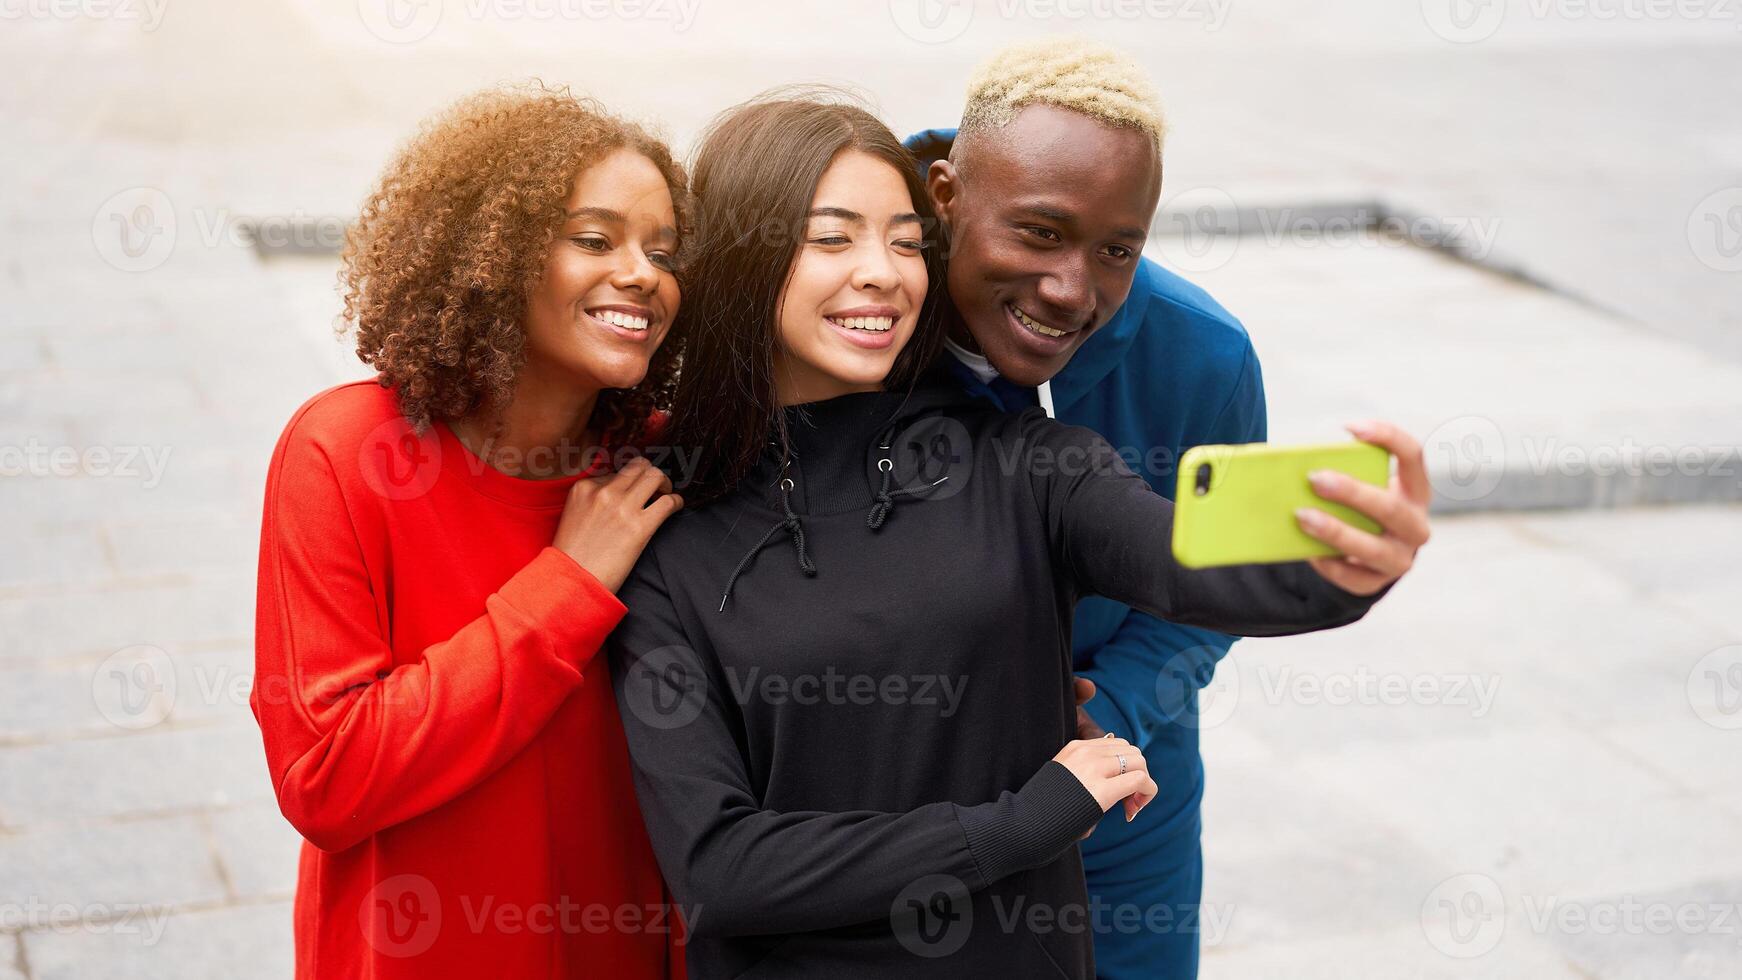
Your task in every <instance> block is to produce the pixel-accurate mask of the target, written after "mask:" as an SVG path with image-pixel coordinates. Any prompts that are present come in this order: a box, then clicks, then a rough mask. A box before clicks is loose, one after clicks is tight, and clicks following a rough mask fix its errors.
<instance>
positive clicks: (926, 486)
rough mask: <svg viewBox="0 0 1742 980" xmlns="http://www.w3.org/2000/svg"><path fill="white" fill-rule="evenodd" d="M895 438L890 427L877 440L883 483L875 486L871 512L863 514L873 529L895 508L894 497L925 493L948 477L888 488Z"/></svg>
mask: <svg viewBox="0 0 1742 980" xmlns="http://www.w3.org/2000/svg"><path fill="white" fill-rule="evenodd" d="M894 438H895V429H894V428H890V429H888V430H886V431H885V432H884V433H883V438H882V439H879V440H878V441H877V448H878V449H880V450H882V451H883V455H882V457H881V458H879V459H878V460H877V469H878V470H879V471H880V472H882V474H883V485H882V486H880V487H878V488H877V493H876V495H875V496H874V497H873V498H872V499H873V500H875V501H876V502H875V503H873V504H872V505H871V513H869V514H866V515H865V526H866V527H868V528H870V529H871V530H873V531H876V530H878V529H880V528H882V527H883V522H884V521H886V520H888V519H889V512H890V511H891V510H893V509H895V498H896V497H903V496H906V495H908V494H910V493H925V492H926V491H928V490H930V489H932V488H933V487H936V486H937V485H938V484H940V483H942V482H944V481H945V480H947V479H949V475H948V474H945V475H944V476H941V477H938V478H937V480H935V481H933V482H931V483H922V484H920V485H919V486H917V487H903V488H901V489H900V490H891V489H889V483H890V481H891V480H893V479H894V478H895V460H893V459H891V458H890V456H889V444H890V442H891V441H892V440H893V439H894Z"/></svg>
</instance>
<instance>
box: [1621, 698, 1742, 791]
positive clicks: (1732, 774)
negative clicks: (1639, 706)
mask: <svg viewBox="0 0 1742 980" xmlns="http://www.w3.org/2000/svg"><path fill="white" fill-rule="evenodd" d="M1591 731H1592V734H1594V735H1595V736H1596V737H1598V738H1600V739H1602V740H1603V741H1604V742H1607V743H1608V744H1609V745H1610V746H1612V747H1613V749H1614V751H1615V752H1616V753H1617V754H1619V755H1626V756H1628V757H1629V758H1631V759H1632V760H1633V761H1634V762H1636V763H1638V764H1639V765H1641V766H1643V767H1645V768H1647V769H1651V770H1653V771H1654V772H1657V773H1658V774H1660V775H1662V776H1663V777H1664V778H1666V779H1668V780H1670V781H1671V782H1673V783H1675V784H1676V785H1677V786H1679V787H1680V788H1681V790H1682V792H1684V793H1686V794H1687V795H1688V796H1691V797H1697V798H1699V799H1706V800H1713V801H1719V800H1721V795H1722V794H1723V793H1725V792H1726V791H1729V790H1733V789H1736V788H1742V726H1733V727H1731V728H1729V729H1723V728H1717V727H1714V726H1712V725H1709V724H1707V723H1706V722H1704V721H1702V720H1700V719H1699V718H1698V717H1696V716H1695V714H1694V712H1692V711H1687V712H1684V713H1683V714H1680V715H1673V716H1669V717H1665V718H1663V719H1661V720H1658V721H1648V722H1638V723H1633V724H1625V725H1604V726H1600V727H1597V728H1593V729H1592V730H1591Z"/></svg>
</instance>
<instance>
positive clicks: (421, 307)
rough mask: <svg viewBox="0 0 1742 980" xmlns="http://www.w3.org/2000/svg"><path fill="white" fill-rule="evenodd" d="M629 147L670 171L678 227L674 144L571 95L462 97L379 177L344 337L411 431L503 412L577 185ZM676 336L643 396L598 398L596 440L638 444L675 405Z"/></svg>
mask: <svg viewBox="0 0 1742 980" xmlns="http://www.w3.org/2000/svg"><path fill="white" fill-rule="evenodd" d="M622 147H627V148H629V149H632V150H634V151H636V152H637V153H640V154H641V155H643V156H645V157H647V158H648V159H649V160H651V161H652V162H653V163H654V165H655V166H657V167H658V168H659V170H660V172H661V173H662V174H664V176H665V181H666V184H667V186H668V187H670V189H671V196H672V202H673V204H674V206H675V207H676V208H677V211H678V218H679V227H680V228H681V227H683V226H684V225H685V224H686V221H685V218H686V216H687V211H688V208H687V200H686V194H687V182H686V178H685V175H684V171H683V168H682V166H681V165H679V164H678V163H677V162H676V161H675V160H674V159H673V158H672V154H671V149H670V148H669V147H667V146H666V144H665V143H663V142H661V141H660V140H659V139H657V138H655V137H654V136H652V135H650V134H649V133H648V132H646V131H645V130H643V129H642V128H641V127H640V126H638V125H636V124H634V123H632V122H628V121H626V120H623V119H620V118H617V117H616V116H613V115H611V114H610V113H608V112H606V111H605V109H604V108H603V107H601V106H600V105H599V104H598V103H596V102H593V101H592V100H589V99H578V98H576V97H574V96H572V95H570V94H569V92H568V90H567V89H566V88H549V87H546V86H543V85H541V84H537V83H534V84H531V85H527V86H516V87H510V88H504V89H492V90H488V91H485V92H481V93H478V94H476V95H472V96H470V97H468V98H465V99H462V100H460V101H459V102H458V103H456V104H454V105H453V106H451V107H449V108H448V109H447V110H446V111H444V112H442V113H440V114H439V115H437V116H435V117H434V118H432V119H431V120H429V121H428V122H426V123H425V124H424V125H423V127H422V129H421V130H420V131H419V132H418V134H417V135H416V136H414V137H413V138H412V139H411V141H410V142H409V143H408V144H406V146H405V147H404V148H403V149H401V151H400V152H399V154H398V156H397V157H396V158H395V159H394V161H393V162H392V163H391V164H390V165H389V166H388V168H387V172H386V173H385V174H384V175H383V176H382V178H381V182H380V184H379V185H378V186H377V187H376V189H375V191H374V193H372V194H371V195H370V196H369V198H368V200H367V201H366V202H365V203H364V205H363V209H362V213H361V214H360V215H359V216H358V218H357V221H356V223H355V224H354V225H352V226H351V228H350V229H349V230H348V231H347V233H346V236H345V249H344V254H343V268H342V270H341V272H340V275H339V280H340V286H341V290H342V292H343V293H344V297H345V308H344V314H343V324H342V326H341V330H346V329H354V330H355V333H356V339H357V356H358V357H359V358H361V359H362V360H363V363H365V364H369V365H372V366H373V367H375V369H376V370H377V371H379V372H380V377H379V379H378V380H379V381H380V383H381V384H382V386H384V387H388V388H392V389H393V390H394V391H395V392H396V393H397V395H398V399H399V407H400V411H401V412H403V413H404V415H405V417H406V419H407V420H408V421H410V422H411V423H412V425H413V426H415V427H416V428H417V429H418V430H419V431H421V430H422V429H423V428H424V427H426V426H428V425H429V423H430V422H431V420H433V419H443V420H452V419H458V418H463V417H465V416H468V415H471V414H472V413H474V412H477V411H479V410H481V409H488V408H492V407H498V408H499V407H500V406H502V405H504V404H506V403H507V401H508V399H509V397H510V396H511V395H512V393H513V390H514V383H515V378H516V376H517V374H518V372H519V370H520V366H521V365H522V363H524V361H525V349H524V341H525V333H524V328H523V322H524V318H525V315H526V310H527V303H528V298H529V296H530V295H531V292H532V290H533V288H534V287H536V286H537V285H538V282H539V280H540V278H541V277H542V276H543V273H544V266H545V255H546V251H547V249H548V246H549V245H550V243H551V242H552V241H554V240H555V238H556V235H557V232H558V231H559V230H560V228H561V226H562V223H563V221H564V218H565V213H564V205H565V203H566V202H567V200H568V196H569V193H570V190H571V189H572V187H573V183H574V179H575V175H576V174H578V173H580V172H581V171H582V170H584V169H586V168H587V167H589V166H591V165H592V164H593V163H595V162H597V161H598V160H600V159H602V158H603V157H604V156H605V155H606V154H607V153H609V152H610V151H612V150H615V149H618V148H622ZM680 341H681V338H680V337H678V336H675V335H673V336H668V337H667V338H666V340H665V343H663V344H662V345H661V346H660V349H659V350H658V351H657V352H656V353H655V354H654V357H653V361H652V363H651V364H650V365H649V367H648V372H647V377H646V379H645V380H643V382H642V383H641V384H640V385H638V386H636V387H635V388H631V389H607V390H605V391H602V392H600V394H599V401H598V404H597V406H596V407H595V408H594V410H593V418H592V426H593V429H594V431H595V432H596V433H597V434H598V435H600V436H601V437H606V436H608V437H609V438H610V439H611V440H612V442H614V443H616V444H620V445H634V444H636V443H638V442H639V441H640V440H641V439H642V438H643V437H644V436H645V434H646V426H647V423H648V421H649V419H650V418H652V416H653V415H654V413H655V412H656V411H659V410H663V409H664V408H665V407H666V405H667V404H668V403H669V399H670V393H671V390H672V388H673V386H674V384H675V380H676V373H677V361H678V359H679V355H680V348H681V343H680Z"/></svg>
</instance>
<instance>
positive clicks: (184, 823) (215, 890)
mask: <svg viewBox="0 0 1742 980" xmlns="http://www.w3.org/2000/svg"><path fill="white" fill-rule="evenodd" d="M225 897H226V896H225V892H224V883H223V882H222V881H220V880H219V878H218V874H217V866H216V864H215V863H214V861H213V855H212V849H211V847H210V846H209V845H208V844H207V838H206V833H205V830H204V828H203V827H202V826H201V822H200V820H199V819H198V818H196V817H192V816H181V817H169V818H165V819H160V820H129V821H123V822H118V823H103V824H73V825H68V826H52V827H44V828H41V829H38V830H33V831H31V832H29V833H24V834H9V835H6V836H4V837H0V904H8V905H11V904H16V905H21V906H25V905H29V904H30V903H34V905H30V907H35V908H38V909H39V911H38V912H37V913H36V918H39V919H42V920H44V921H43V922H42V923H41V924H44V925H46V924H47V921H46V920H47V919H48V917H49V916H50V914H51V913H50V911H48V910H47V909H46V908H45V907H46V906H53V905H72V906H76V907H79V908H92V909H99V910H106V909H108V908H110V907H114V906H118V905H165V906H167V905H187V904H199V903H209V902H220V901H223V900H224V898H225ZM92 915H93V916H95V917H103V915H104V911H97V912H93V913H92Z"/></svg>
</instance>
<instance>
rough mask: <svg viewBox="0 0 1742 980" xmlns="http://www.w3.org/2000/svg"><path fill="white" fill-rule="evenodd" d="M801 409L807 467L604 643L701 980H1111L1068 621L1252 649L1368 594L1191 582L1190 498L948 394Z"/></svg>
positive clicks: (705, 545) (639, 594) (1252, 571)
mask: <svg viewBox="0 0 1742 980" xmlns="http://www.w3.org/2000/svg"><path fill="white" fill-rule="evenodd" d="M786 411H787V418H788V421H789V424H790V426H791V429H792V448H793V452H792V454H791V457H790V458H789V459H787V460H785V461H783V460H782V459H781V458H780V456H779V454H778V453H777V452H776V451H774V450H771V451H770V453H769V455H768V457H767V458H765V459H764V460H763V461H762V462H761V464H760V465H759V466H758V468H757V469H756V470H755V471H754V472H753V473H752V474H751V475H750V477H749V478H748V479H747V480H745V481H744V484H743V485H742V486H741V487H740V488H739V489H738V491H737V492H735V493H734V494H732V495H730V496H728V497H726V498H723V499H721V500H719V501H717V502H715V503H713V504H711V505H709V506H705V507H700V508H696V509H694V510H689V511H685V512H683V513H680V514H678V515H677V516H675V517H674V518H672V519H671V520H669V521H668V522H667V523H666V525H665V527H664V528H662V529H661V531H660V532H659V533H658V534H657V535H656V536H655V537H654V540H653V542H652V543H651V544H650V545H649V546H648V548H647V551H646V552H645V553H644V554H643V555H642V558H641V561H640V563H639V564H637V566H636V568H635V571H634V572H633V573H632V574H631V575H630V578H629V581H628V582H627V583H626V584H625V586H624V588H623V591H622V593H621V598H622V600H623V602H624V604H625V605H627V606H628V609H629V612H628V615H627V616H626V617H625V618H624V620H623V622H622V624H621V625H620V626H619V627H618V628H617V631H616V633H615V634H613V636H612V638H611V658H612V667H613V674H614V677H615V680H616V685H617V697H618V702H619V706H620V708H621V709H622V710H621V715H622V718H623V724H624V727H625V728H626V730H627V732H628V737H629V746H630V752H631V755H632V757H633V762H634V773H635V786H636V792H637V796H638V798H639V800H640V804H641V810H642V813H643V815H644V817H645V818H646V821H647V829H648V832H649V834H650V835H651V838H652V841H653V845H654V850H655V852H656V853H657V855H658V857H659V863H660V867H661V868H662V870H663V871H664V873H665V877H666V880H667V882H668V883H669V885H670V887H671V889H672V892H673V894H674V895H675V897H676V899H677V901H678V902H679V903H680V904H681V906H682V907H683V909H684V911H685V913H686V918H687V919H688V920H689V926H690V932H691V939H690V943H689V947H688V962H689V970H690V974H691V976H693V977H695V978H697V980H709V978H715V977H719V978H725V977H755V978H760V977H830V978H837V977H840V978H850V977H930V976H937V977H946V976H947V977H964V976H967V977H984V976H1001V977H1006V978H1016V977H1059V976H1065V977H1081V978H1088V977H1092V976H1094V954H1093V949H1092V943H1091V940H1092V936H1093V933H1092V931H1091V930H1092V928H1093V926H1094V922H1093V921H1092V920H1090V919H1088V918H1086V915H1087V913H1088V911H1089V910H1088V906H1087V901H1088V899H1087V893H1086V891H1085V889H1084V884H1083V870H1082V861H1081V858H1080V856H1079V854H1078V851H1077V848H1076V846H1075V844H1076V842H1077V839H1078V838H1079V837H1080V836H1082V835H1083V834H1084V833H1086V832H1087V831H1089V830H1090V829H1091V828H1092V827H1093V826H1094V825H1095V823H1096V822H1097V821H1098V820H1099V819H1100V818H1101V815H1102V814H1101V809H1100V807H1099V806H1098V805H1097V804H1096V802H1095V799H1094V797H1093V796H1092V795H1090V793H1089V792H1088V790H1087V789H1085V788H1084V787H1083V785H1082V784H1081V783H1080V782H1078V781H1077V779H1076V778H1075V777H1074V776H1073V775H1071V773H1070V771H1069V770H1067V769H1065V768H1064V767H1063V766H1062V765H1060V764H1058V763H1056V762H1052V761H1051V760H1052V757H1053V756H1054V755H1056V754H1057V753H1058V751H1059V749H1060V748H1061V747H1063V745H1064V743H1065V742H1066V741H1068V740H1069V739H1071V738H1072V737H1074V728H1075V717H1076V711H1075V705H1074V700H1073V697H1072V692H1071V656H1070V651H1071V638H1070V625H1071V611H1072V609H1074V608H1075V606H1076V603H1077V600H1078V599H1079V598H1081V597H1083V596H1085V595H1090V594H1099V595H1104V596H1108V597H1110V598H1112V599H1116V600H1118V601H1120V602H1125V603H1128V604H1130V605H1132V606H1135V607H1137V608H1139V609H1143V610H1145V611H1147V612H1150V613H1152V614H1154V615H1156V616H1158V617H1161V618H1163V619H1169V620H1173V621H1175V622H1179V623H1185V624H1188V625H1193V626H1201V627H1205V628H1208V629H1214V630H1218V631H1221V632H1225V633H1237V634H1242V635H1247V636H1266V635H1278V634H1285V633H1297V632H1306V631H1310V630H1317V629H1326V628H1329V627H1333V626H1340V625H1343V624H1345V623H1350V622H1353V621H1355V620H1357V619H1359V618H1361V616H1362V615H1363V614H1364V613H1365V612H1366V610H1367V609H1368V607H1369V606H1370V605H1371V604H1372V602H1373V601H1374V600H1373V599H1364V598H1358V597H1356V596H1353V595H1350V594H1348V593H1346V592H1343V591H1342V590H1340V589H1337V588H1336V587H1334V586H1332V585H1330V584H1329V583H1328V582H1325V581H1324V580H1323V579H1321V578H1320V577H1319V576H1318V575H1317V574H1315V573H1314V572H1313V571H1312V570H1311V569H1310V568H1308V567H1307V566H1306V565H1305V564H1304V563H1294V564H1286V565H1269V566H1242V567H1238V568H1223V569H1213V570H1201V571H1190V570H1186V569H1182V568H1180V567H1179V566H1178V565H1177V564H1176V563H1175V561H1174V559H1173V553H1172V548H1171V544H1170V533H1171V529H1172V518H1173V505H1172V503H1171V502H1170V501H1168V500H1167V499H1166V498H1164V497H1162V496H1160V495H1158V494H1156V493H1155V492H1154V491H1153V490H1151V489H1150V488H1149V486H1148V485H1147V484H1146V483H1144V481H1143V480H1142V479H1141V478H1140V477H1138V476H1136V475H1135V474H1133V473H1132V472H1131V471H1130V470H1129V469H1128V468H1126V467H1125V465H1124V464H1123V463H1122V462H1121V461H1120V460H1119V457H1118V456H1117V454H1116V453H1114V451H1113V450H1112V448H1111V447H1110V446H1108V445H1107V443H1106V442H1105V441H1104V440H1102V439H1101V438H1100V437H1099V436H1097V435H1095V434H1094V433H1093V432H1091V431H1090V430H1088V429H1082V428H1074V427H1070V426H1065V425H1062V424H1060V423H1057V422H1055V421H1053V420H1051V419H1049V418H1047V417H1046V416H1045V415H1044V414H1043V413H1042V412H1040V411H1039V410H1038V409H1034V410H1030V411H1028V412H1024V413H1022V414H1019V415H1016V414H1007V413H1002V412H999V411H997V410H996V409H994V408H992V407H991V406H988V405H987V404H985V403H983V402H980V401H976V400H971V399H970V398H969V397H968V396H966V395H965V394H963V393H962V392H961V390H960V389H959V388H958V387H957V386H956V385H955V384H954V383H953V382H952V381H950V380H949V379H948V378H947V377H942V376H938V375H935V374H934V375H932V376H929V377H927V378H926V379H925V380H924V381H922V382H921V384H920V385H919V386H918V388H917V389H916V390H915V391H914V392H912V393H910V394H904V393H900V392H889V393H882V392H879V393H867V394H854V395H846V396H843V397H839V398H834V399H830V400H828V401H824V402H817V403H812V404H809V405H802V406H795V407H793V408H789V409H787V410H786ZM1118 734H1125V735H1129V734H1131V733H1118ZM1152 775H1153V776H1154V778H1155V779H1157V780H1158V781H1159V780H1164V779H1167V778H1169V774H1168V773H1165V772H1158V773H1153V774H1152ZM1116 819H1117V818H1116Z"/></svg>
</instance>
